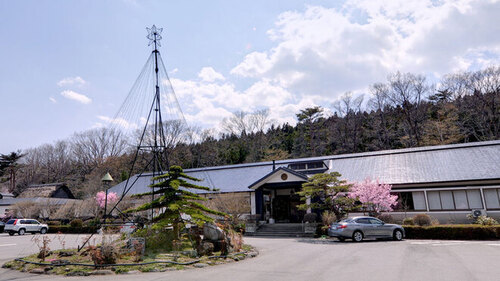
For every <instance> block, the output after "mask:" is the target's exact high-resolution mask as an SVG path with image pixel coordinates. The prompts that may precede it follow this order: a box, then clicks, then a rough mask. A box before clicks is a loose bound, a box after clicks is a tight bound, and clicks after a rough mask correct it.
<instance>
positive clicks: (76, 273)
mask: <svg viewBox="0 0 500 281" xmlns="http://www.w3.org/2000/svg"><path fill="white" fill-rule="evenodd" d="M66 276H89V273H88V272H85V271H71V272H68V273H66Z"/></svg>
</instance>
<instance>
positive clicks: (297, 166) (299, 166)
mask: <svg viewBox="0 0 500 281" xmlns="http://www.w3.org/2000/svg"><path fill="white" fill-rule="evenodd" d="M289 167H290V169H292V170H305V169H306V163H298V164H290V166H289Z"/></svg>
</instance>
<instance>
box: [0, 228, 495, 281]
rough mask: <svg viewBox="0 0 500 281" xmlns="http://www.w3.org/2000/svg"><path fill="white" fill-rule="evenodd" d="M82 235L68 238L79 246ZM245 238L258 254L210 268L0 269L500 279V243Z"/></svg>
mask: <svg viewBox="0 0 500 281" xmlns="http://www.w3.org/2000/svg"><path fill="white" fill-rule="evenodd" d="M82 237H83V236H75V235H67V237H66V238H67V241H73V242H72V243H75V245H76V242H78V241H79V240H81V238H82ZM54 240H55V241H57V238H55V237H54V239H53V241H54ZM29 241H30V239H29V236H24V237H18V236H14V237H9V236H4V235H0V262H5V261H6V260H8V259H11V258H13V257H17V256H22V255H26V254H29V253H31V252H36V251H37V249H36V248H35V249H27V248H29V247H28V245H29ZM245 242H246V243H248V244H252V245H254V246H255V247H257V249H258V250H259V252H260V254H259V256H258V257H256V258H252V259H246V260H243V261H239V262H232V263H228V264H223V265H217V266H211V267H207V268H197V269H186V270H180V271H169V272H156V273H140V274H124V275H112V276H92V277H62V276H61V277H60V276H50V275H33V274H28V273H20V272H15V271H11V270H6V269H0V280H121V281H126V280H137V279H141V280H144V281H145V280H218V281H219V280H222V281H223V280H252V281H254V280H262V281H266V280H287V281H290V280H410V281H411V280H454V281H456V280H500V241H445V240H405V241H401V242H395V241H367V242H362V243H354V242H337V241H334V240H329V239H327V240H324V239H311V238H245ZM12 244H16V245H12ZM67 246H68V247H69V245H67ZM51 247H52V248H53V249H55V247H57V246H56V245H51ZM30 251H31V252H30Z"/></svg>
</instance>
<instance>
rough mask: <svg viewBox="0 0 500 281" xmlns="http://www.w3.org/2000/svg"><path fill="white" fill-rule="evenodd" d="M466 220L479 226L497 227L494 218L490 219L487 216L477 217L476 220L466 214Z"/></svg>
mask: <svg viewBox="0 0 500 281" xmlns="http://www.w3.org/2000/svg"><path fill="white" fill-rule="evenodd" d="M467 218H468V219H470V220H472V221H473V223H475V224H480V225H497V224H498V222H497V221H496V220H495V219H494V218H490V217H487V216H479V217H477V218H476V217H474V216H473V215H471V214H468V215H467Z"/></svg>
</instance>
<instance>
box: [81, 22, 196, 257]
mask: <svg viewBox="0 0 500 281" xmlns="http://www.w3.org/2000/svg"><path fill="white" fill-rule="evenodd" d="M146 29H147V32H148V35H147V39H148V40H149V44H148V46H152V48H153V50H152V52H151V54H150V56H149V58H148V60H147V61H146V64H145V65H144V67H143V68H142V71H141V72H140V74H139V76H138V78H137V80H136V81H135V83H134V84H133V86H132V88H131V90H130V92H129V94H128V96H127V98H126V99H125V101H124V102H123V104H122V105H121V107H120V109H119V110H118V112H117V113H116V115H115V117H114V118H113V119H112V126H115V127H120V129H123V128H128V129H131V128H132V129H134V128H138V124H140V125H143V128H142V129H141V130H137V131H138V132H139V134H138V135H139V136H138V137H137V146H136V147H135V148H136V149H135V152H134V158H133V161H132V164H131V167H130V172H129V176H132V175H133V174H134V173H138V174H137V176H136V177H133V179H132V178H131V177H129V178H128V179H127V180H126V182H125V187H124V188H123V191H122V194H120V198H119V200H118V201H117V202H116V203H115V204H114V206H113V207H112V208H109V209H108V210H107V213H106V214H104V216H103V217H104V218H106V217H108V218H109V217H111V216H110V215H111V214H112V213H113V211H117V212H119V213H120V214H122V215H123V216H124V217H125V218H128V216H127V215H126V214H124V213H123V212H122V211H121V210H120V209H119V208H118V205H119V204H120V202H121V201H122V200H123V199H124V198H125V196H126V195H127V193H128V192H129V191H130V190H131V189H132V187H133V186H134V185H135V184H137V181H138V179H139V178H140V177H143V176H147V177H150V178H154V177H156V176H159V175H162V174H164V173H165V172H167V171H168V170H169V161H168V155H167V148H168V146H169V145H171V144H168V143H167V139H166V132H165V130H166V129H168V128H169V126H170V125H171V124H172V123H177V124H180V125H181V126H184V127H186V126H187V124H186V120H185V118H184V115H183V113H182V110H181V108H180V105H179V102H178V100H177V97H176V95H175V92H174V89H173V87H172V84H171V82H170V79H169V77H168V73H167V71H166V69H165V65H164V64H163V60H162V58H161V54H160V51H159V47H161V43H160V40H161V39H162V36H161V33H162V31H163V28H157V27H156V26H155V25H153V26H152V27H151V28H146ZM151 94H153V95H151ZM151 98H152V99H151ZM148 101H149V102H148ZM167 134H168V132H167ZM138 161H143V163H142V166H143V168H142V170H137V167H136V166H137V162H138ZM153 183H154V182H153V180H152V182H151V184H153ZM153 191H154V189H153ZM151 200H154V192H153V195H152V197H151ZM153 216H154V210H151V219H152V218H153ZM102 223H104V222H102ZM102 223H101V224H102ZM89 239H90V238H89ZM87 241H88V240H87ZM87 241H86V242H85V243H84V244H83V245H82V247H83V246H84V245H85V244H86V243H87ZM79 248H80V247H79Z"/></svg>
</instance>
